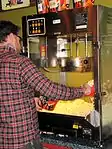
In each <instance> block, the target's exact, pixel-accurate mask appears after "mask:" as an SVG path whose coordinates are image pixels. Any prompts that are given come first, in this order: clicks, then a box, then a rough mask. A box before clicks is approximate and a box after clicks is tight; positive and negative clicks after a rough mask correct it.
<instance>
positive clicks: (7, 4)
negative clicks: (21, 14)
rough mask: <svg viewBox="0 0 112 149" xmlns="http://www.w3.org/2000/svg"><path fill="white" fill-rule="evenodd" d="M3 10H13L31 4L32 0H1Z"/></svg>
mask: <svg viewBox="0 0 112 149" xmlns="http://www.w3.org/2000/svg"><path fill="white" fill-rule="evenodd" d="M1 4H2V10H11V9H16V8H21V7H27V6H29V5H30V0H1Z"/></svg>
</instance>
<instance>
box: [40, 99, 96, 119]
mask: <svg viewBox="0 0 112 149" xmlns="http://www.w3.org/2000/svg"><path fill="white" fill-rule="evenodd" d="M93 98H94V97H84V98H80V99H73V100H67V101H65V100H59V101H58V103H57V104H56V106H55V108H54V110H53V111H48V110H45V109H43V110H42V112H47V113H56V114H64V115H72V116H82V117H86V116H87V115H88V114H89V113H90V112H91V111H93V110H94V102H93V101H94V99H93Z"/></svg>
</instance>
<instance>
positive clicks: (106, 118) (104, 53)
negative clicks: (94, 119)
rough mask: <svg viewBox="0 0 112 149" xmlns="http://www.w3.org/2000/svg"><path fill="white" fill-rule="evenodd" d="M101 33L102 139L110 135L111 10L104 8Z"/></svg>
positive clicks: (111, 132) (111, 103)
mask: <svg viewBox="0 0 112 149" xmlns="http://www.w3.org/2000/svg"><path fill="white" fill-rule="evenodd" d="M100 29H101V30H100V33H101V89H102V92H103V93H106V95H104V96H102V99H101V100H102V125H103V137H108V136H109V135H112V115H111V112H112V66H111V65H112V8H111V9H110V8H104V9H103V11H102V20H101V26H100Z"/></svg>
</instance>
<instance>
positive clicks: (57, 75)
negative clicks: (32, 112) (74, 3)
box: [22, 6, 112, 145]
mask: <svg viewBox="0 0 112 149" xmlns="http://www.w3.org/2000/svg"><path fill="white" fill-rule="evenodd" d="M111 10H112V9H111V8H106V7H103V6H93V7H90V8H78V9H76V8H74V9H70V10H63V11H59V12H57V13H55V12H50V13H45V14H38V15H33V16H24V17H23V18H22V22H23V46H24V50H25V51H26V52H27V53H28V57H29V58H31V59H32V61H33V62H34V63H35V64H36V65H37V67H38V68H39V69H40V70H41V71H42V72H43V73H44V74H45V75H46V76H47V77H48V78H50V79H51V80H53V81H55V82H58V83H63V84H66V85H68V86H80V85H82V84H84V83H86V82H89V81H90V80H94V84H95V95H94V97H84V98H82V99H76V100H74V99H73V100H72V101H64V100H61V101H58V102H57V104H56V105H55V108H53V109H52V110H46V109H43V110H42V111H40V112H39V113H38V115H39V123H40V130H41V133H42V134H46V135H47V134H53V136H58V137H60V135H63V137H68V138H69V137H70V138H71V137H72V138H76V139H77V138H82V139H85V138H87V139H89V140H94V141H96V142H98V144H100V145H101V144H102V141H103V140H104V139H105V138H107V137H109V136H110V135H111V134H112V133H111V132H108V131H107V130H108V128H111V125H110V124H111V123H112V118H111V115H109V114H107V111H108V110H109V109H111V107H110V106H109V104H108V103H111V100H110V95H111V92H112V91H111V77H110V76H111V75H109V74H110V73H108V74H106V71H105V70H107V71H108V72H109V71H110V69H109V68H110V61H111V58H110V56H109V55H108V52H110V53H111V51H110V49H108V48H107V49H108V50H107V49H106V48H105V47H107V46H108V45H109V46H111V43H110V42H109V41H110V40H111V34H109V36H108V32H110V33H111V31H112V30H111V26H112V23H111V21H112V13H111ZM105 16H107V18H106V19H105ZM107 38H108V40H107ZM108 42H109V43H108ZM99 43H100V44H99ZM102 45H103V47H102ZM100 49H101V50H100ZM106 51H107V52H106ZM105 62H106V63H105ZM104 66H106V67H104ZM102 74H103V75H102ZM89 83H91V81H90V82H89ZM107 92H108V94H106V93H107ZM105 94H106V95H105ZM44 98H46V97H44ZM107 100H108V101H107ZM107 109H108V110H107ZM107 117H108V120H107Z"/></svg>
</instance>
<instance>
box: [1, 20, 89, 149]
mask: <svg viewBox="0 0 112 149" xmlns="http://www.w3.org/2000/svg"><path fill="white" fill-rule="evenodd" d="M18 32H19V28H18V27H17V26H16V25H14V24H13V23H12V22H10V21H0V149H32V148H33V149H42V146H41V143H40V141H39V140H40V138H39V125H38V117H37V110H36V104H35V100H34V93H35V92H39V93H40V95H44V96H46V97H48V98H49V99H65V100H70V99H74V98H79V97H82V96H84V95H86V94H87V93H88V92H89V91H90V88H89V87H87V88H86V87H78V88H73V87H66V86H64V85H59V84H57V83H54V82H52V81H50V80H49V79H48V78H46V77H45V76H44V75H43V74H42V73H41V72H40V71H39V70H38V69H37V68H36V66H35V65H34V64H33V63H32V61H31V60H30V59H28V58H27V57H24V56H21V55H19V53H20V50H21V46H20V41H19V40H20V39H19V36H18ZM37 102H39V103H40V104H41V102H40V101H39V100H38V101H37ZM40 106H41V105H40Z"/></svg>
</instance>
